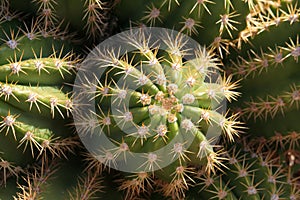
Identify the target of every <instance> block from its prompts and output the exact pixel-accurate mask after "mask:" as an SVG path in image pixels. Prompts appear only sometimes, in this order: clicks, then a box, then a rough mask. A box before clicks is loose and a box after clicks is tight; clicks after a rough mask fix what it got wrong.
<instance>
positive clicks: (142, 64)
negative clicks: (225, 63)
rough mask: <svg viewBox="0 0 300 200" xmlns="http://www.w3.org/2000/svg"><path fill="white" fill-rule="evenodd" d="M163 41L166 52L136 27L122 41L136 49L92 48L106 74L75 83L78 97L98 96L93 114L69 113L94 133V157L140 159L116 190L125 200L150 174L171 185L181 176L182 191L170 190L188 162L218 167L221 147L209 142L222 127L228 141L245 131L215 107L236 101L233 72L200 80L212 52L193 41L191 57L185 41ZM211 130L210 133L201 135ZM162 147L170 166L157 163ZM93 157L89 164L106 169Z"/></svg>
mask: <svg viewBox="0 0 300 200" xmlns="http://www.w3.org/2000/svg"><path fill="white" fill-rule="evenodd" d="M162 40H163V41H164V43H165V45H166V46H167V48H166V50H159V46H155V45H156V44H155V45H151V44H149V43H148V42H147V40H146V39H145V35H143V33H142V32H141V33H140V34H128V35H126V36H124V38H123V41H125V42H126V41H127V43H126V44H127V45H129V46H132V47H136V48H137V50H136V51H134V52H129V53H126V54H125V55H123V56H121V57H120V56H119V55H115V54H114V52H113V51H110V50H105V51H100V50H98V51H97V50H96V53H95V56H96V57H95V61H97V60H101V61H103V63H104V64H103V65H102V64H101V65H100V64H97V63H96V62H95V64H94V65H93V66H95V65H96V66H99V68H104V69H106V71H105V73H103V74H104V75H103V76H101V77H99V78H98V75H99V74H97V72H95V73H93V74H92V77H95V79H96V80H95V82H94V81H90V80H89V79H88V78H87V77H85V75H83V76H82V77H80V81H79V83H78V84H77V85H76V84H75V86H74V87H76V88H79V91H80V92H79V93H78V95H79V96H80V95H82V96H84V97H85V98H88V99H89V100H92V101H94V100H95V101H96V105H97V106H98V107H97V109H96V112H94V111H92V110H90V111H88V113H86V111H87V110H84V112H85V113H82V111H80V110H78V111H76V110H75V112H76V113H77V112H78V113H77V114H76V115H75V116H74V117H75V125H76V128H77V130H78V131H79V133H82V134H83V136H86V135H87V136H86V137H88V138H93V139H91V144H89V145H94V146H95V148H96V151H95V152H92V154H93V155H94V156H95V157H97V158H98V159H99V160H101V161H103V163H105V164H106V165H107V166H106V167H108V168H109V167H115V166H116V163H117V162H120V161H122V162H123V161H125V163H126V166H127V164H128V166H131V164H138V167H136V168H134V169H133V171H134V172H137V173H138V174H137V175H136V176H137V177H136V178H135V179H134V180H128V181H124V184H122V186H121V187H120V189H121V190H122V189H124V190H126V191H127V192H126V196H127V197H128V198H129V199H130V198H132V197H134V196H135V195H136V194H137V193H139V191H144V190H145V188H144V186H145V185H148V184H149V183H151V182H152V181H151V179H152V177H151V175H150V174H151V173H153V174H154V175H155V176H156V177H157V178H159V179H161V180H165V181H167V182H170V183H174V182H180V181H181V186H182V188H179V189H178V191H175V190H176V189H174V191H173V192H175V193H176V192H178V193H182V192H183V191H184V190H185V188H186V189H187V188H188V185H189V183H188V182H189V178H188V176H186V174H187V173H188V172H189V171H190V168H188V167H187V166H188V165H192V164H193V165H195V166H199V165H204V166H205V167H206V171H207V172H208V173H210V172H215V170H216V169H217V168H219V167H220V166H221V165H222V160H223V158H222V151H221V150H217V151H215V150H214V147H215V145H214V144H212V143H213V140H214V139H216V137H218V136H219V134H222V132H223V133H224V134H223V135H224V136H225V137H226V138H227V139H228V140H230V141H233V140H234V137H235V136H237V135H238V132H239V129H240V128H242V125H241V123H240V122H238V121H237V120H236V116H235V115H233V116H227V114H225V113H219V112H217V111H216V110H215V109H216V107H218V105H219V103H220V102H222V101H223V100H225V99H227V100H229V101H231V100H232V99H236V98H237V96H238V93H237V92H235V91H234V89H235V88H236V87H237V83H232V82H231V81H230V80H231V78H230V77H229V78H225V77H222V76H221V75H220V74H219V75H218V74H217V76H218V79H217V82H215V83H214V82H212V81H208V82H207V81H206V80H205V79H206V78H208V79H210V78H209V76H211V73H213V74H215V73H216V71H215V70H217V69H219V63H218V59H217V58H216V57H215V56H214V54H212V53H211V52H209V51H207V49H206V48H202V47H200V46H198V47H197V48H196V49H194V50H195V58H194V59H192V60H185V59H184V55H185V54H188V50H186V49H185V47H184V44H185V42H186V41H185V39H183V38H181V37H180V35H177V36H174V37H173V36H171V35H169V34H168V33H165V35H164V36H163V39H162ZM194 50H193V51H194ZM98 53H99V55H98ZM190 53H193V52H190ZM97 56H99V57H97ZM92 61H94V59H93V58H92ZM84 71H86V70H84ZM99 76H100V75H99ZM91 88H95V91H91ZM219 106H220V105H219ZM95 117H96V119H94V118H95ZM97 128H100V129H101V130H102V131H103V133H101V134H105V135H106V137H107V138H109V140H110V141H111V142H113V143H114V144H116V146H115V148H114V149H110V148H108V147H105V145H103V146H101V147H99V144H101V142H99V140H100V139H97V138H98V136H99V135H100V136H101V134H100V133H98V132H97V130H98V129H97ZM209 129H211V130H210V131H211V134H210V136H209V137H210V138H206V136H205V135H206V134H207V133H208V131H209ZM191 137H192V139H189V138H191ZM174 140H175V141H176V140H177V142H174ZM97 145H98V146H97ZM170 146H171V147H170ZM164 148H166V149H164ZM160 149H163V152H164V153H163V154H162V155H163V156H167V157H169V158H168V159H170V163H171V164H170V165H169V166H166V167H161V165H160V162H161V160H162V159H164V160H165V159H167V158H165V157H160V156H159V155H158V154H156V153H155V151H157V150H160ZM132 153H133V154H135V153H140V154H139V155H140V157H138V158H133V157H132V156H131V154H132ZM141 154H142V155H141ZM132 159H134V160H132ZM95 160H96V161H93V164H91V165H90V167H95V166H98V167H97V169H103V168H105V166H101V164H99V165H97V164H95V163H96V162H97V159H96V158H95ZM138 160H140V161H138ZM98 162H99V161H98ZM147 171H150V172H147ZM146 172H147V173H146ZM148 173H149V174H148ZM130 176H131V175H129V177H130ZM140 179H143V180H142V182H140V184H138V183H139V181H140ZM127 183H128V184H131V183H132V184H131V185H129V186H128V185H127ZM148 186H149V185H148ZM148 186H147V187H148ZM145 187H146V186H145Z"/></svg>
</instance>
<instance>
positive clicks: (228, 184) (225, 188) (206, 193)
mask: <svg viewBox="0 0 300 200" xmlns="http://www.w3.org/2000/svg"><path fill="white" fill-rule="evenodd" d="M246 142H249V141H248V140H247V141H246V140H244V141H241V144H242V145H243V146H242V147H238V146H233V147H230V149H229V151H228V162H227V163H226V166H227V167H228V168H227V169H223V171H222V172H221V173H219V174H217V175H214V176H207V175H202V174H203V172H201V170H200V171H199V173H198V177H199V179H198V181H197V185H198V186H196V188H198V187H200V188H201V189H200V192H199V193H198V194H197V195H195V194H193V195H191V196H192V197H193V198H191V197H190V198H188V199H230V200H232V199H256V200H257V199H291V200H295V199H299V198H300V193H299V189H298V183H297V178H293V177H292V174H291V173H290V171H289V166H288V164H287V163H286V162H285V159H284V158H282V157H280V154H278V152H274V151H271V150H268V151H265V152H264V151H261V152H259V153H257V152H258V151H257V149H256V147H255V146H250V145H249V144H248V143H246ZM250 143H251V142H250Z"/></svg>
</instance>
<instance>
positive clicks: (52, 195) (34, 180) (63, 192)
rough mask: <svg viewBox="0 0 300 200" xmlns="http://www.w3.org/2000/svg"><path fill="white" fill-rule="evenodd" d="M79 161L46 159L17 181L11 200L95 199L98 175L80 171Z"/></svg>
mask: <svg viewBox="0 0 300 200" xmlns="http://www.w3.org/2000/svg"><path fill="white" fill-rule="evenodd" d="M82 167H83V166H82V163H80V160H79V159H74V157H71V159H69V160H59V159H54V160H48V161H47V162H45V163H44V165H42V166H35V167H33V168H32V169H28V171H27V172H26V173H25V175H24V176H23V180H19V182H18V191H17V192H16V193H15V194H14V195H13V199H15V200H23V199H66V200H67V199H74V200H75V199H82V200H88V199H91V198H95V197H99V194H101V193H102V190H103V184H102V182H103V180H102V179H100V176H98V174H92V173H91V172H83V168H82Z"/></svg>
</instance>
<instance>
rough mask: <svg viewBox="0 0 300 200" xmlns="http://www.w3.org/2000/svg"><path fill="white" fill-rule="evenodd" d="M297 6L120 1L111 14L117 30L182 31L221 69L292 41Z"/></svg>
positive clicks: (252, 1) (248, 0)
mask: <svg viewBox="0 0 300 200" xmlns="http://www.w3.org/2000/svg"><path fill="white" fill-rule="evenodd" d="M298 6H299V1H298V0H278V1H277V0H276V1H275V0H274V1H273V0H270V1H266V0H223V1H222V0H191V1H183V0H175V1H173V0H158V1H146V0H144V1H138V2H137V1H133V0H120V1H118V3H117V4H116V7H115V8H114V10H115V11H114V12H115V13H116V15H117V16H118V18H119V25H120V26H121V27H122V28H128V27H129V26H143V25H145V26H162V27H165V28H171V29H175V30H178V31H181V32H183V33H187V34H188V35H190V36H192V37H193V38H194V39H195V40H197V41H198V42H199V43H200V44H202V45H206V46H209V47H211V49H212V50H214V52H215V53H216V54H218V55H219V56H220V57H221V58H224V59H223V60H222V61H223V62H224V64H225V66H227V65H229V64H230V63H229V62H228V59H232V58H235V57H236V56H238V55H241V56H243V57H245V56H247V51H248V50H250V49H253V48H254V49H256V50H260V48H262V49H263V50H265V49H267V48H268V47H269V46H271V45H273V44H274V43H276V44H278V45H282V44H284V43H285V41H286V40H287V39H288V38H289V37H293V38H294V37H296V35H297V33H298V32H299V30H300V26H299V23H298V22H299V20H298V18H299V8H298ZM288 29H289V30H290V31H288V32H287V31H286V30H288ZM274 35H280V37H273V36H274ZM236 49H237V50H238V51H236Z"/></svg>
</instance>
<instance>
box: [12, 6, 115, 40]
mask: <svg viewBox="0 0 300 200" xmlns="http://www.w3.org/2000/svg"><path fill="white" fill-rule="evenodd" d="M9 4H10V7H11V9H12V10H14V11H18V12H25V13H30V14H31V15H32V16H36V17H37V19H38V21H39V22H40V26H41V29H42V30H43V31H44V32H49V31H51V30H53V29H54V30H56V29H60V31H66V32H68V34H70V33H72V32H73V33H74V34H75V37H74V38H75V39H76V38H78V37H80V39H81V40H82V41H81V42H85V43H86V42H90V40H99V39H102V38H103V37H105V36H107V35H109V34H110V32H111V31H112V30H113V29H112V28H113V23H112V22H111V23H110V20H111V19H110V18H111V16H110V14H109V12H110V7H111V2H109V1H100V0H85V1H81V0H76V1H74V0H63V1H55V0H49V1H48V0H47V1H41V0H25V1H22V2H20V1H16V0H9Z"/></svg>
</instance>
